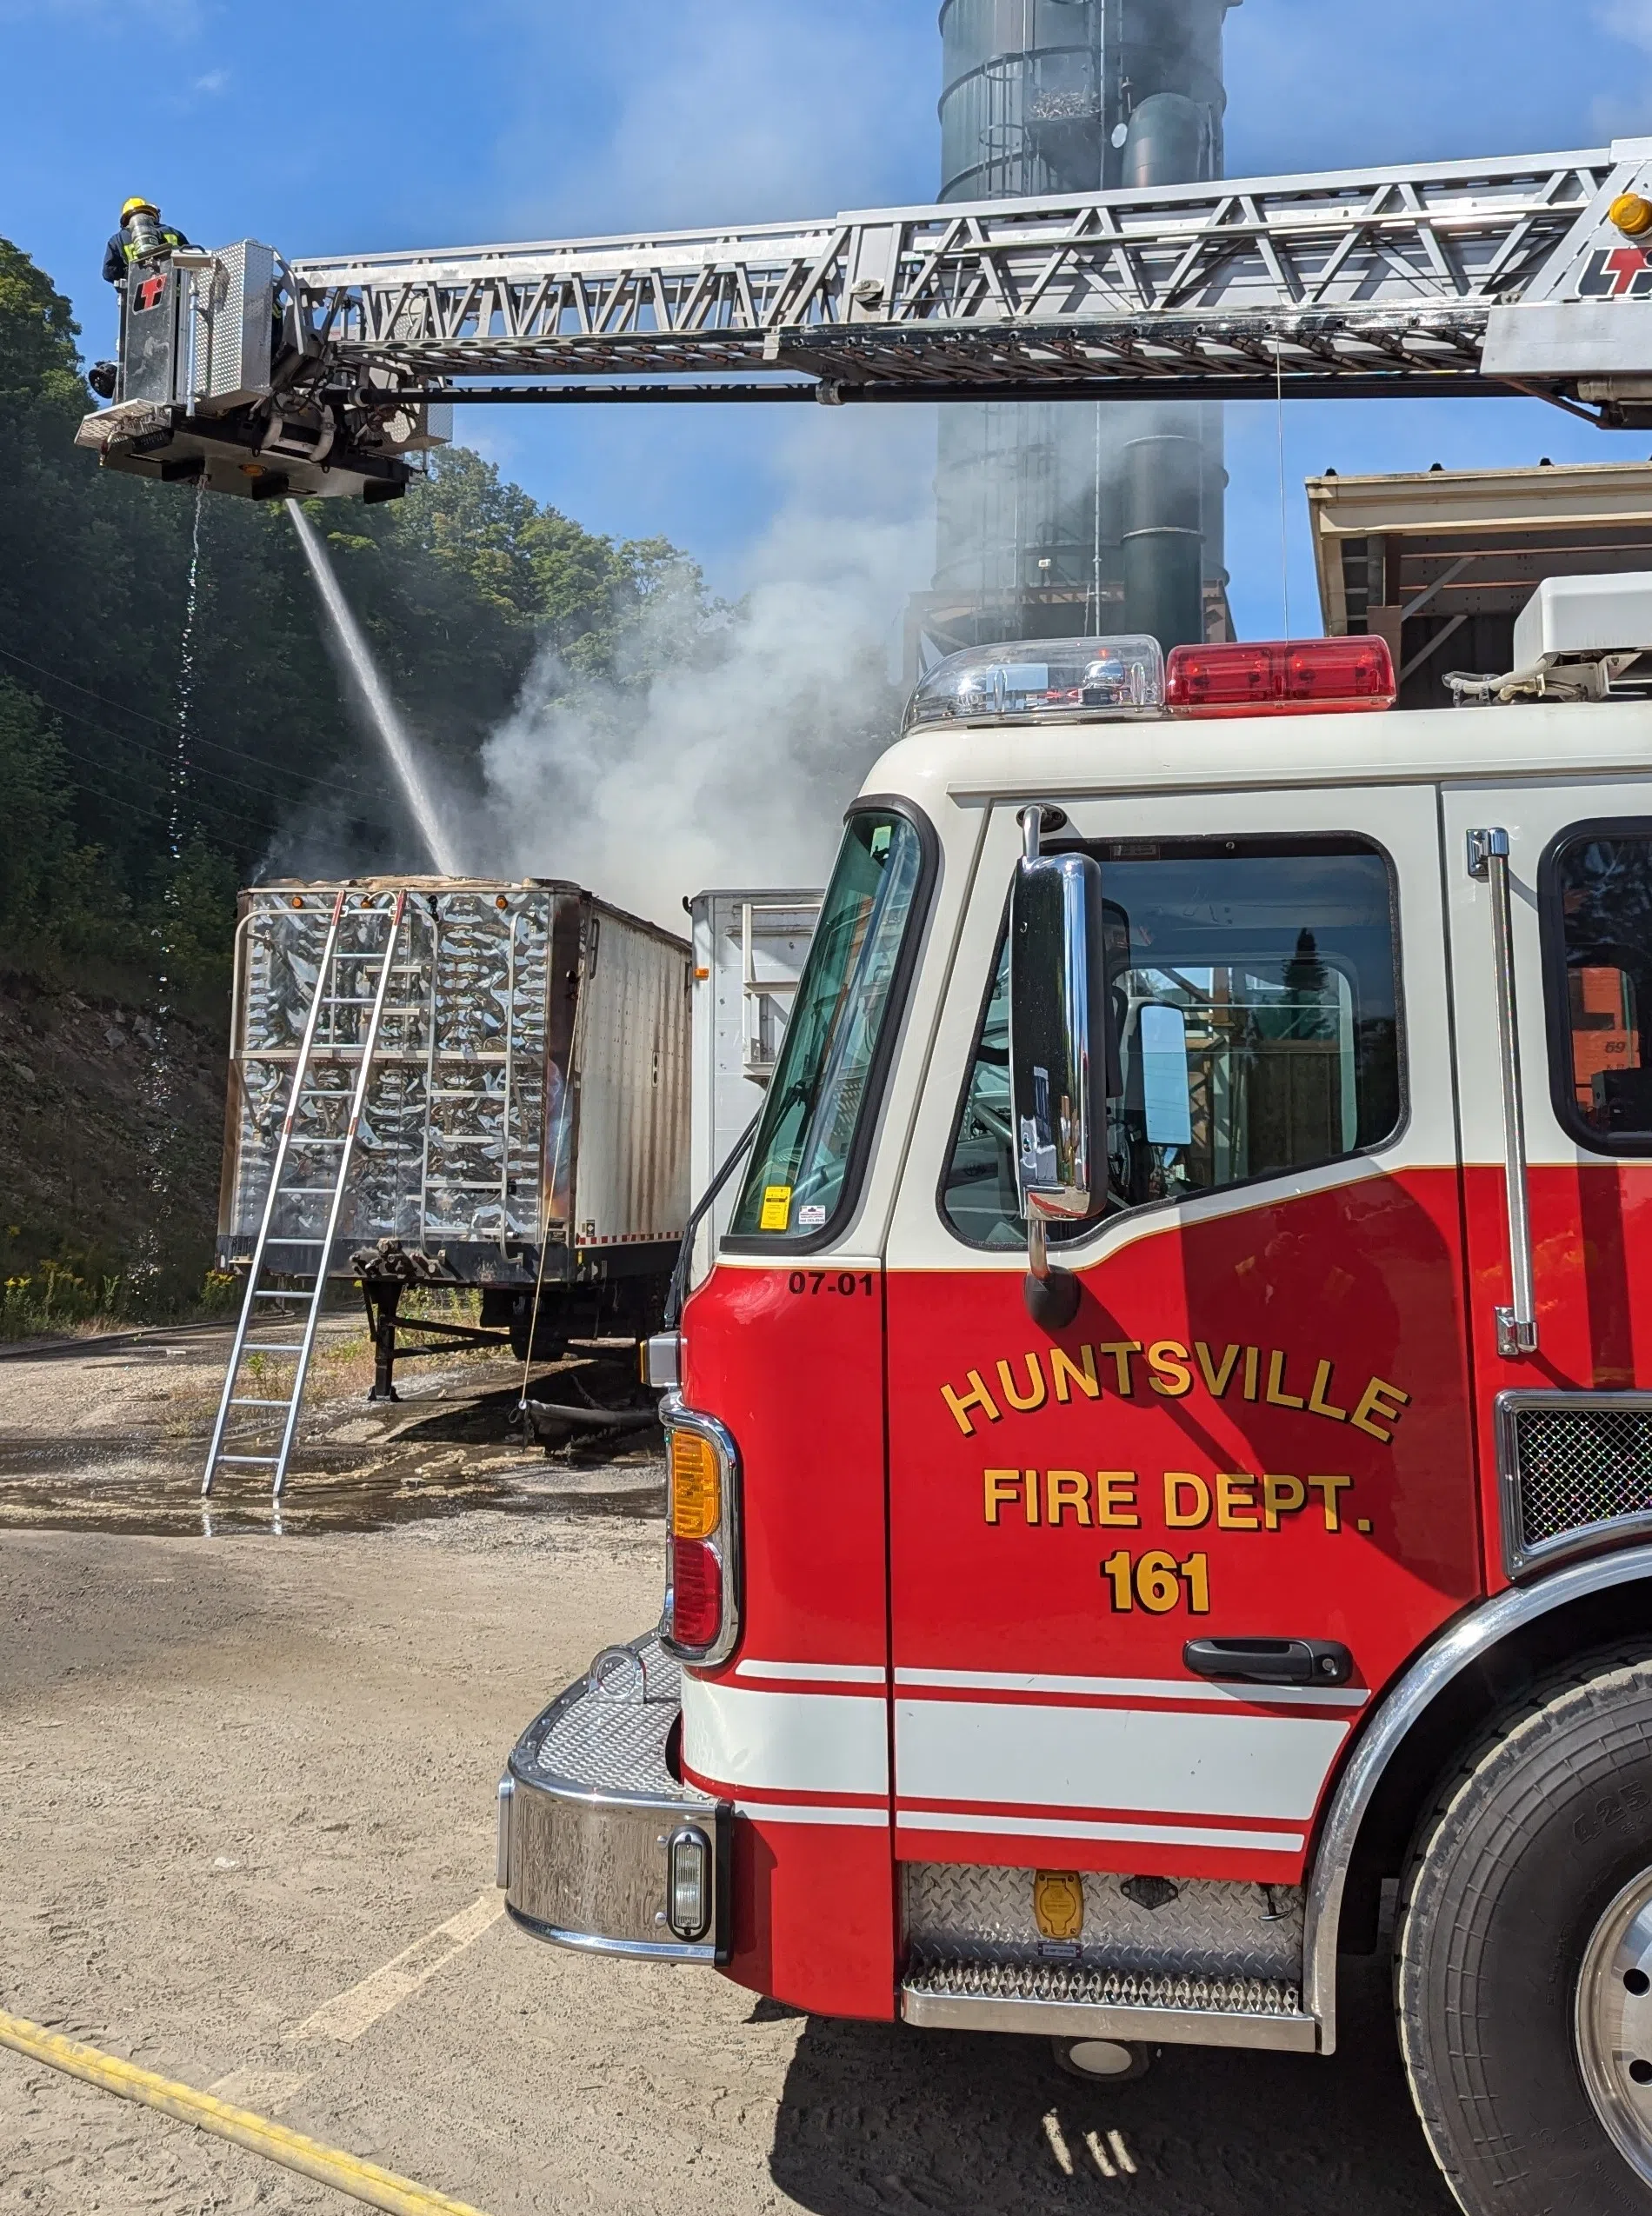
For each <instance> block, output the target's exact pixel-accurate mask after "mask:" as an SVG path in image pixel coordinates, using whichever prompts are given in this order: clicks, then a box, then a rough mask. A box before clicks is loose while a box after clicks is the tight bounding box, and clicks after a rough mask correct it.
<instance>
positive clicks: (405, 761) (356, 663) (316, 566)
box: [287, 500, 461, 877]
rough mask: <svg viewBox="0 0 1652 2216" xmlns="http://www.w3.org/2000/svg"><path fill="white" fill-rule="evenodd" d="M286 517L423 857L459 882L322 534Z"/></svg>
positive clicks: (299, 518)
mask: <svg viewBox="0 0 1652 2216" xmlns="http://www.w3.org/2000/svg"><path fill="white" fill-rule="evenodd" d="M287 513H288V514H289V515H290V516H291V517H292V520H293V526H294V529H296V531H297V533H298V541H299V544H300V545H301V546H302V547H303V549H304V558H305V560H306V561H307V562H309V564H310V575H311V576H313V577H314V578H315V580H316V590H317V591H318V592H319V593H320V595H321V598H322V605H323V608H325V609H326V610H327V616H328V621H329V622H330V623H331V625H332V627H333V634H334V636H335V637H336V639H337V641H338V644H339V649H340V650H341V652H342V653H343V656H344V659H345V661H346V662H348V663H349V665H350V674H351V675H352V676H353V677H354V678H355V680H356V684H357V685H358V686H359V687H360V688H361V693H362V697H363V700H364V701H365V702H367V708H368V713H369V714H370V716H371V717H372V720H373V728H374V729H375V730H376V732H377V733H378V735H379V739H380V741H381V742H382V744H383V749H384V751H385V753H386V754H387V755H389V756H390V767H391V769H393V770H394V771H395V772H396V782H397V783H398V784H399V785H400V786H401V789H402V797H403V799H404V800H405V801H406V802H407V806H408V811H409V813H410V815H411V816H412V818H413V821H414V822H415V823H416V825H417V826H418V831H419V836H420V837H421V838H422V839H423V842H424V848H425V852H426V853H427V854H428V855H429V856H430V862H431V863H432V865H433V866H434V868H436V872H437V874H438V875H441V876H443V877H456V876H458V875H460V874H461V872H460V869H459V863H458V858H457V856H456V855H455V854H454V852H453V849H452V848H451V847H450V845H449V844H448V839H447V834H446V833H445V832H444V831H443V829H442V825H441V822H440V820H439V819H438V817H437V815H436V805H435V802H434V801H433V800H432V798H431V796H430V789H429V788H428V787H427V786H426V784H425V782H424V780H423V777H422V776H421V775H419V767H418V761H417V758H416V755H415V753H414V749H413V742H412V739H411V738H410V735H409V733H408V729H407V727H406V725H405V724H404V723H403V721H402V719H401V717H400V715H398V714H397V713H396V703H395V702H393V701H392V700H391V698H390V692H389V689H388V688H387V687H386V685H385V682H384V680H383V677H382V676H381V675H380V674H379V668H378V664H377V662H375V661H374V659H373V654H372V649H370V647H369V645H368V643H367V638H366V635H365V633H364V632H363V629H362V627H361V625H360V624H359V623H358V622H356V618H355V616H353V615H352V614H351V612H350V602H348V601H347V600H346V599H345V598H344V595H343V590H342V589H341V588H340V586H339V582H338V580H337V578H336V576H334V575H333V565H332V563H331V562H330V561H329V559H328V556H327V549H326V547H325V546H324V545H323V542H322V538H321V534H320V533H319V532H318V531H317V530H316V527H315V525H314V524H313V523H312V522H310V518H309V516H306V515H305V513H304V511H303V509H302V508H301V507H300V506H299V504H298V502H296V500H290V501H289V502H287Z"/></svg>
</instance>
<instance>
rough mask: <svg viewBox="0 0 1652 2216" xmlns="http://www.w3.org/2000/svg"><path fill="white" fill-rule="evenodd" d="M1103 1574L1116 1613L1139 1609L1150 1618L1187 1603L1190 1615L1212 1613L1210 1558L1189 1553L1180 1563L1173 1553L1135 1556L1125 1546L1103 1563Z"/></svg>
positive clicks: (1163, 1614) (1167, 1612) (1164, 1614)
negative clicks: (1110, 1592) (1108, 1586)
mask: <svg viewBox="0 0 1652 2216" xmlns="http://www.w3.org/2000/svg"><path fill="white" fill-rule="evenodd" d="M1102 1577H1103V1578H1104V1579H1105V1580H1106V1581H1107V1583H1108V1584H1109V1585H1110V1586H1111V1587H1112V1600H1113V1607H1114V1609H1115V1611H1116V1613H1119V1614H1122V1613H1123V1612H1124V1611H1125V1610H1127V1609H1130V1608H1136V1607H1142V1608H1145V1609H1146V1610H1147V1611H1148V1613H1149V1614H1150V1615H1155V1616H1168V1615H1169V1614H1170V1612H1171V1610H1172V1609H1173V1608H1179V1607H1181V1606H1182V1602H1183V1601H1184V1600H1185V1602H1186V1603H1187V1607H1188V1611H1189V1614H1192V1615H1196V1616H1208V1615H1209V1613H1210V1557H1209V1555H1208V1554H1189V1556H1188V1559H1187V1560H1186V1561H1185V1562H1178V1561H1177V1560H1176V1556H1175V1555H1174V1554H1164V1553H1162V1552H1156V1553H1154V1554H1142V1555H1137V1556H1132V1555H1131V1554H1129V1553H1128V1552H1127V1551H1126V1550H1125V1549H1124V1548H1123V1547H1120V1549H1119V1551H1118V1553H1117V1554H1109V1556H1108V1558H1107V1560H1106V1561H1104V1562H1103V1563H1102Z"/></svg>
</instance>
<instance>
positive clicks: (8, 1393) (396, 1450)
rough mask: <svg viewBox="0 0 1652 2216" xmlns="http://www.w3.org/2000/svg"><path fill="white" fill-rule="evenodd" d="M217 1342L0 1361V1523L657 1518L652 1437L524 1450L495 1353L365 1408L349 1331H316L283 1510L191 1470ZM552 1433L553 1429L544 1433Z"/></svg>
mask: <svg viewBox="0 0 1652 2216" xmlns="http://www.w3.org/2000/svg"><path fill="white" fill-rule="evenodd" d="M229 1348H230V1327H229V1326H227V1325H225V1326H224V1327H223V1328H209V1329H204V1330H203V1329H201V1328H198V1327H197V1328H192V1329H189V1330H185V1331H180V1332H176V1333H163V1332H157V1333H153V1334H143V1335H141V1336H139V1335H131V1336H127V1335H122V1336H112V1337H109V1338H104V1339H99V1340H90V1341H86V1342H84V1343H83V1346H82V1347H78V1348H77V1346H75V1345H74V1344H73V1343H72V1342H70V1344H68V1345H65V1344H63V1343H61V1342H59V1343H56V1344H51V1345H46V1346H43V1347H41V1348H37V1349H30V1348H8V1349H6V1350H5V1360H4V1362H3V1366H0V1529H12V1530H40V1529H65V1528H74V1529H79V1530H84V1531H97V1532H108V1533H121V1534H129V1535H131V1536H148V1537H157V1538H165V1537H188V1536H190V1535H198V1536H202V1537H208V1538H210V1537H223V1536H227V1535H230V1534H235V1533H237V1532H242V1533H245V1532H263V1533H270V1532H274V1533H277V1534H282V1535H283V1536H285V1535H289V1534H290V1535H292V1536H295V1537H298V1536H303V1535H305V1534H320V1533H323V1532H325V1533H342V1532H366V1531H376V1530H382V1529H384V1528H387V1527H390V1526H392V1525H399V1524H404V1523H410V1522H417V1521H425V1520H428V1519H430V1518H435V1517H443V1516H451V1515H456V1514H464V1513H467V1512H469V1511H471V1510H474V1509H478V1508H490V1509H494V1510H496V1511H503V1513H505V1514H524V1515H537V1516H545V1515H549V1516H553V1517H556V1516H563V1517H565V1516H570V1515H571V1516H616V1515H617V1516H623V1517H630V1518H638V1517H641V1518H649V1517H656V1516H658V1515H660V1514H662V1513H663V1507H664V1463H663V1451H662V1443H661V1440H660V1434H659V1432H658V1429H657V1427H655V1426H654V1425H653V1424H651V1423H649V1424H648V1425H646V1426H644V1427H641V1428H634V1429H632V1430H629V1431H628V1432H625V1433H623V1434H620V1435H618V1436H617V1437H615V1438H612V1439H605V1438H603V1436H601V1435H600V1434H598V1435H595V1436H591V1435H587V1436H582V1437H580V1438H577V1439H575V1440H573V1441H570V1442H569V1443H566V1444H562V1445H553V1446H550V1447H545V1446H542V1445H540V1444H539V1443H537V1442H536V1441H528V1440H526V1439H524V1436H523V1429H522V1427H521V1423H520V1420H519V1419H518V1417H517V1416H516V1409H517V1407H518V1404H519V1402H520V1400H521V1394H522V1383H523V1378H522V1371H521V1369H520V1368H519V1367H518V1366H517V1365H516V1363H515V1362H514V1361H510V1358H509V1357H508V1356H505V1355H503V1354H498V1355H494V1354H483V1355H481V1356H479V1357H468V1358H466V1359H463V1360H457V1361H446V1360H443V1361H441V1362H440V1363H439V1364H438V1363H436V1362H428V1361H427V1362H423V1363H418V1364H411V1363H410V1364H408V1365H407V1366H406V1367H405V1368H403V1370H402V1371H401V1373H400V1374H399V1375H398V1381H397V1386H398V1391H399V1393H400V1394H401V1398H400V1399H399V1400H397V1401H395V1402H390V1403H386V1402H371V1401H369V1400H368V1398H367V1393H368V1388H369V1387H370V1384H371V1382H372V1355H371V1350H370V1348H369V1346H368V1344H367V1341H366V1339H365V1336H364V1334H363V1329H362V1326H361V1323H360V1321H358V1320H357V1319H355V1318H353V1317H351V1318H349V1319H345V1318H329V1319H327V1320H326V1321H324V1323H323V1329H322V1333H321V1336H320V1340H319V1341H318V1346H317V1351H316V1361H315V1364H314V1367H313V1368H312V1372H311V1380H310V1387H309V1389H308V1391H307V1393H306V1395H305V1403H304V1412H303V1422H302V1427H301V1430H300V1434H299V1444H298V1446H297V1447H296V1450H295V1453H294V1455H293V1460H292V1463H291V1466H290V1469H289V1471H288V1475H287V1481H286V1487H285V1489H284V1492H283V1496H282V1498H281V1499H280V1501H274V1500H272V1498H271V1496H270V1487H269V1484H268V1481H267V1479H265V1478H263V1476H262V1475H261V1474H255V1473H252V1472H247V1471H236V1470H234V1469H230V1470H220V1472H219V1474H218V1475H217V1477H216V1480H215V1482H214V1486H213V1491H212V1497H211V1498H210V1500H203V1497H202V1494H201V1474H202V1471H203V1467H204V1463H205V1459H206V1448H207V1442H208V1439H209V1437H210V1430H211V1425H212V1421H213V1417H214V1415H215V1414H216V1407H217V1401H218V1394H219V1392H220V1390H221V1388H222V1382H223V1368H224V1364H225V1361H226V1360H227V1358H228V1354H229ZM530 1389H531V1391H532V1394H533V1396H534V1397H535V1398H536V1400H540V1401H559V1402H564V1403H567V1404H569V1405H576V1406H582V1405H584V1404H586V1403H588V1402H590V1403H595V1404H596V1405H598V1406H602V1405H606V1404H608V1403H609V1402H610V1401H614V1400H616V1399H618V1400H622V1401H623V1398H624V1396H625V1395H626V1394H628V1392H629V1384H628V1381H627V1379H626V1377H625V1374H624V1371H623V1368H622V1366H621V1365H620V1364H619V1363H618V1362H617V1361H615V1360H613V1359H612V1358H608V1359H603V1357H602V1356H601V1355H600V1354H599V1355H598V1356H596V1357H576V1358H574V1359H572V1360H570V1361H565V1362H562V1363H557V1364H554V1365H543V1364H542V1365H538V1366H536V1370H535V1373H534V1378H533V1383H532V1386H531V1388H530ZM553 1428H554V1427H553Z"/></svg>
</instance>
